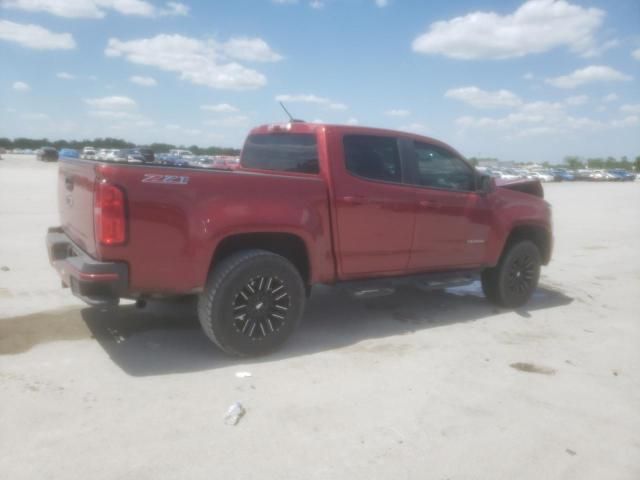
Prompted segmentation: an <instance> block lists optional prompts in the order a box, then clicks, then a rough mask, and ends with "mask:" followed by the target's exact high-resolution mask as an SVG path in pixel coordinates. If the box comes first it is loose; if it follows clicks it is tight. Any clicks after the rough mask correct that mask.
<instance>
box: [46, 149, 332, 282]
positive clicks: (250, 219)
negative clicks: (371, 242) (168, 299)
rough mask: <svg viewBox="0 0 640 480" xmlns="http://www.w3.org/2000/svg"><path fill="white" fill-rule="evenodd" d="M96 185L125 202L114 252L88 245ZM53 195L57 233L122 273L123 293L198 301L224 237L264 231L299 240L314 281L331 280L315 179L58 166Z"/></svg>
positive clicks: (323, 201)
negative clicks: (108, 187) (121, 267)
mask: <svg viewBox="0 0 640 480" xmlns="http://www.w3.org/2000/svg"><path fill="white" fill-rule="evenodd" d="M98 182H108V183H109V184H112V185H115V186H117V187H119V188H121V189H122V190H123V191H124V193H125V197H126V209H127V210H126V216H127V225H128V232H127V240H126V243H125V244H123V245H118V246H109V245H101V244H99V243H98V242H97V241H96V236H95V226H94V220H93V219H94V212H93V210H94V205H93V202H94V192H95V186H96V184H97V183H98ZM58 187H59V204H60V205H59V206H60V215H61V225H62V230H63V231H64V233H65V234H66V235H68V236H69V238H70V239H71V240H72V241H73V242H74V243H75V244H76V246H77V247H79V248H80V249H82V250H83V251H84V252H86V253H87V254H88V255H89V256H90V257H91V258H93V259H96V260H101V261H112V262H124V263H126V264H128V267H129V272H128V275H129V289H130V291H131V292H135V293H145V292H153V293H154V294H163V293H167V294H170V293H180V294H181V293H193V292H197V291H200V290H201V289H202V287H203V286H204V284H205V282H206V275H207V272H208V270H209V267H210V264H211V261H212V256H213V252H214V251H215V248H216V246H217V244H218V243H219V242H220V240H221V239H222V238H224V237H225V236H226V234H228V232H234V233H235V234H237V233H238V232H243V231H244V232H260V231H267V230H269V231H272V230H273V228H274V225H275V226H277V228H278V231H279V232H284V233H286V232H288V233H291V234H295V235H298V236H299V237H301V238H302V239H303V240H304V241H305V243H306V244H307V248H308V251H309V252H312V254H313V255H316V256H317V257H318V258H316V259H314V260H317V261H313V262H310V263H312V264H315V265H322V266H323V267H322V268H323V269H324V270H322V269H318V270H317V271H313V272H310V275H311V278H313V279H314V281H322V280H323V279H329V278H333V276H334V273H335V272H334V263H333V254H332V248H331V225H330V219H329V208H328V194H327V189H326V186H325V183H324V181H323V179H322V178H320V177H309V176H301V175H295V174H286V173H278V174H274V173H267V172H265V173H262V172H255V171H251V172H249V171H226V170H208V169H207V170H204V169H194V168H177V167H164V166H156V165H149V164H116V163H106V162H96V161H88V160H80V159H63V160H62V161H61V162H60V168H59V181H58ZM327 260H328V261H327Z"/></svg>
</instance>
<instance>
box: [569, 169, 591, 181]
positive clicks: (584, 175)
mask: <svg viewBox="0 0 640 480" xmlns="http://www.w3.org/2000/svg"><path fill="white" fill-rule="evenodd" d="M592 173H593V172H592V170H589V169H584V168H583V169H580V170H575V171H574V172H573V175H574V177H575V179H576V180H587V181H590V180H593V178H591V174H592Z"/></svg>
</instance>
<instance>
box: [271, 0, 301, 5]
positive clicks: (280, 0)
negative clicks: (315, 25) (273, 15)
mask: <svg viewBox="0 0 640 480" xmlns="http://www.w3.org/2000/svg"><path fill="white" fill-rule="evenodd" d="M271 1H272V2H273V3H275V4H276V5H293V4H294V3H298V0H271Z"/></svg>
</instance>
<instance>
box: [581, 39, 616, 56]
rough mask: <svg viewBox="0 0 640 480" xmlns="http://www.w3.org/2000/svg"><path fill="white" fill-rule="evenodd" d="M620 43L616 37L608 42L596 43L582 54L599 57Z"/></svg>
mask: <svg viewBox="0 0 640 480" xmlns="http://www.w3.org/2000/svg"><path fill="white" fill-rule="evenodd" d="M619 44H620V42H619V41H618V40H615V39H613V40H608V41H606V42H603V43H600V44H597V45H594V46H593V47H591V48H589V49H587V50H586V51H584V52H583V53H582V56H583V57H585V58H592V57H598V56H600V55H602V54H603V53H604V52H606V51H607V50H609V49H611V48H613V47H617V46H618V45H619Z"/></svg>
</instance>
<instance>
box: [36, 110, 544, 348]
mask: <svg viewBox="0 0 640 480" xmlns="http://www.w3.org/2000/svg"><path fill="white" fill-rule="evenodd" d="M240 164H241V166H240V168H239V169H237V170H234V171H226V170H215V169H198V168H189V167H175V166H165V165H158V164H154V163H142V164H126V163H112V162H108V161H88V160H82V159H78V158H74V159H69V158H62V159H61V161H60V166H59V180H58V181H59V198H58V202H59V211H60V219H61V226H60V227H55V228H50V229H49V232H48V235H47V245H48V250H49V257H50V260H51V263H52V265H53V266H54V267H55V268H56V269H57V270H58V272H59V275H60V276H61V278H62V282H63V284H64V285H65V286H68V287H70V288H71V291H72V292H73V293H74V294H75V295H76V296H78V297H80V298H81V299H82V300H84V301H85V302H86V303H88V304H89V305H94V306H103V305H114V304H115V305H117V304H118V302H119V299H120V298H130V299H138V300H140V301H143V300H144V299H147V298H159V297H165V296H173V295H186V294H194V295H198V296H199V300H198V316H199V319H200V322H201V324H202V327H203V330H204V332H205V333H206V334H207V336H208V337H209V338H210V339H211V340H213V342H215V343H216V344H217V345H218V346H219V347H220V348H221V349H222V350H224V351H225V352H227V353H230V354H235V355H257V354H262V353H266V352H268V351H271V350H273V349H274V348H276V347H278V346H279V345H281V344H282V343H283V342H284V341H285V340H286V338H287V337H288V336H289V334H290V333H291V332H292V331H293V330H294V328H295V327H296V325H297V324H298V323H299V321H300V318H301V316H302V314H303V310H304V304H305V299H306V297H307V295H309V293H310V290H311V287H312V285H314V284H319V283H322V284H342V285H345V286H347V287H348V288H349V289H350V290H352V292H353V293H355V294H356V295H361V296H364V295H367V294H371V293H376V292H392V291H393V288H394V286H396V285H399V284H403V283H412V284H415V285H417V286H422V287H424V288H444V287H446V286H449V285H459V284H461V283H463V282H471V281H473V280H474V279H476V278H478V276H479V277H480V278H481V281H482V287H483V290H484V293H485V295H486V297H487V298H488V299H489V300H490V301H492V302H494V303H496V304H499V305H502V306H505V307H510V308H514V307H518V306H520V305H523V304H524V303H526V302H527V301H528V299H529V298H530V296H531V294H532V293H533V291H534V289H535V288H536V286H537V283H538V278H539V275H540V266H541V265H544V264H547V263H548V262H549V260H550V257H551V250H552V238H553V237H552V232H551V209H550V205H549V204H548V203H547V202H546V201H544V200H543V198H542V197H543V192H542V187H541V185H540V182H539V181H537V180H527V181H516V182H512V183H508V184H505V185H496V183H495V180H494V179H492V178H491V177H488V176H485V175H481V174H480V173H478V172H476V171H475V170H474V168H473V167H472V166H470V165H469V164H468V163H467V162H466V161H465V160H464V158H463V157H462V156H461V155H460V154H459V153H457V152H456V151H455V150H454V149H452V148H451V147H449V146H448V145H446V144H444V143H442V142H439V141H437V140H434V139H432V138H427V137H423V136H419V135H414V134H410V133H402V132H396V131H389V130H380V129H371V128H364V127H356V126H336V125H324V124H308V123H303V122H292V123H288V124H282V125H265V126H261V127H258V128H255V129H254V130H252V131H251V132H250V134H249V136H248V138H247V140H246V142H245V144H244V148H243V150H242V155H241V161H240Z"/></svg>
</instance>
